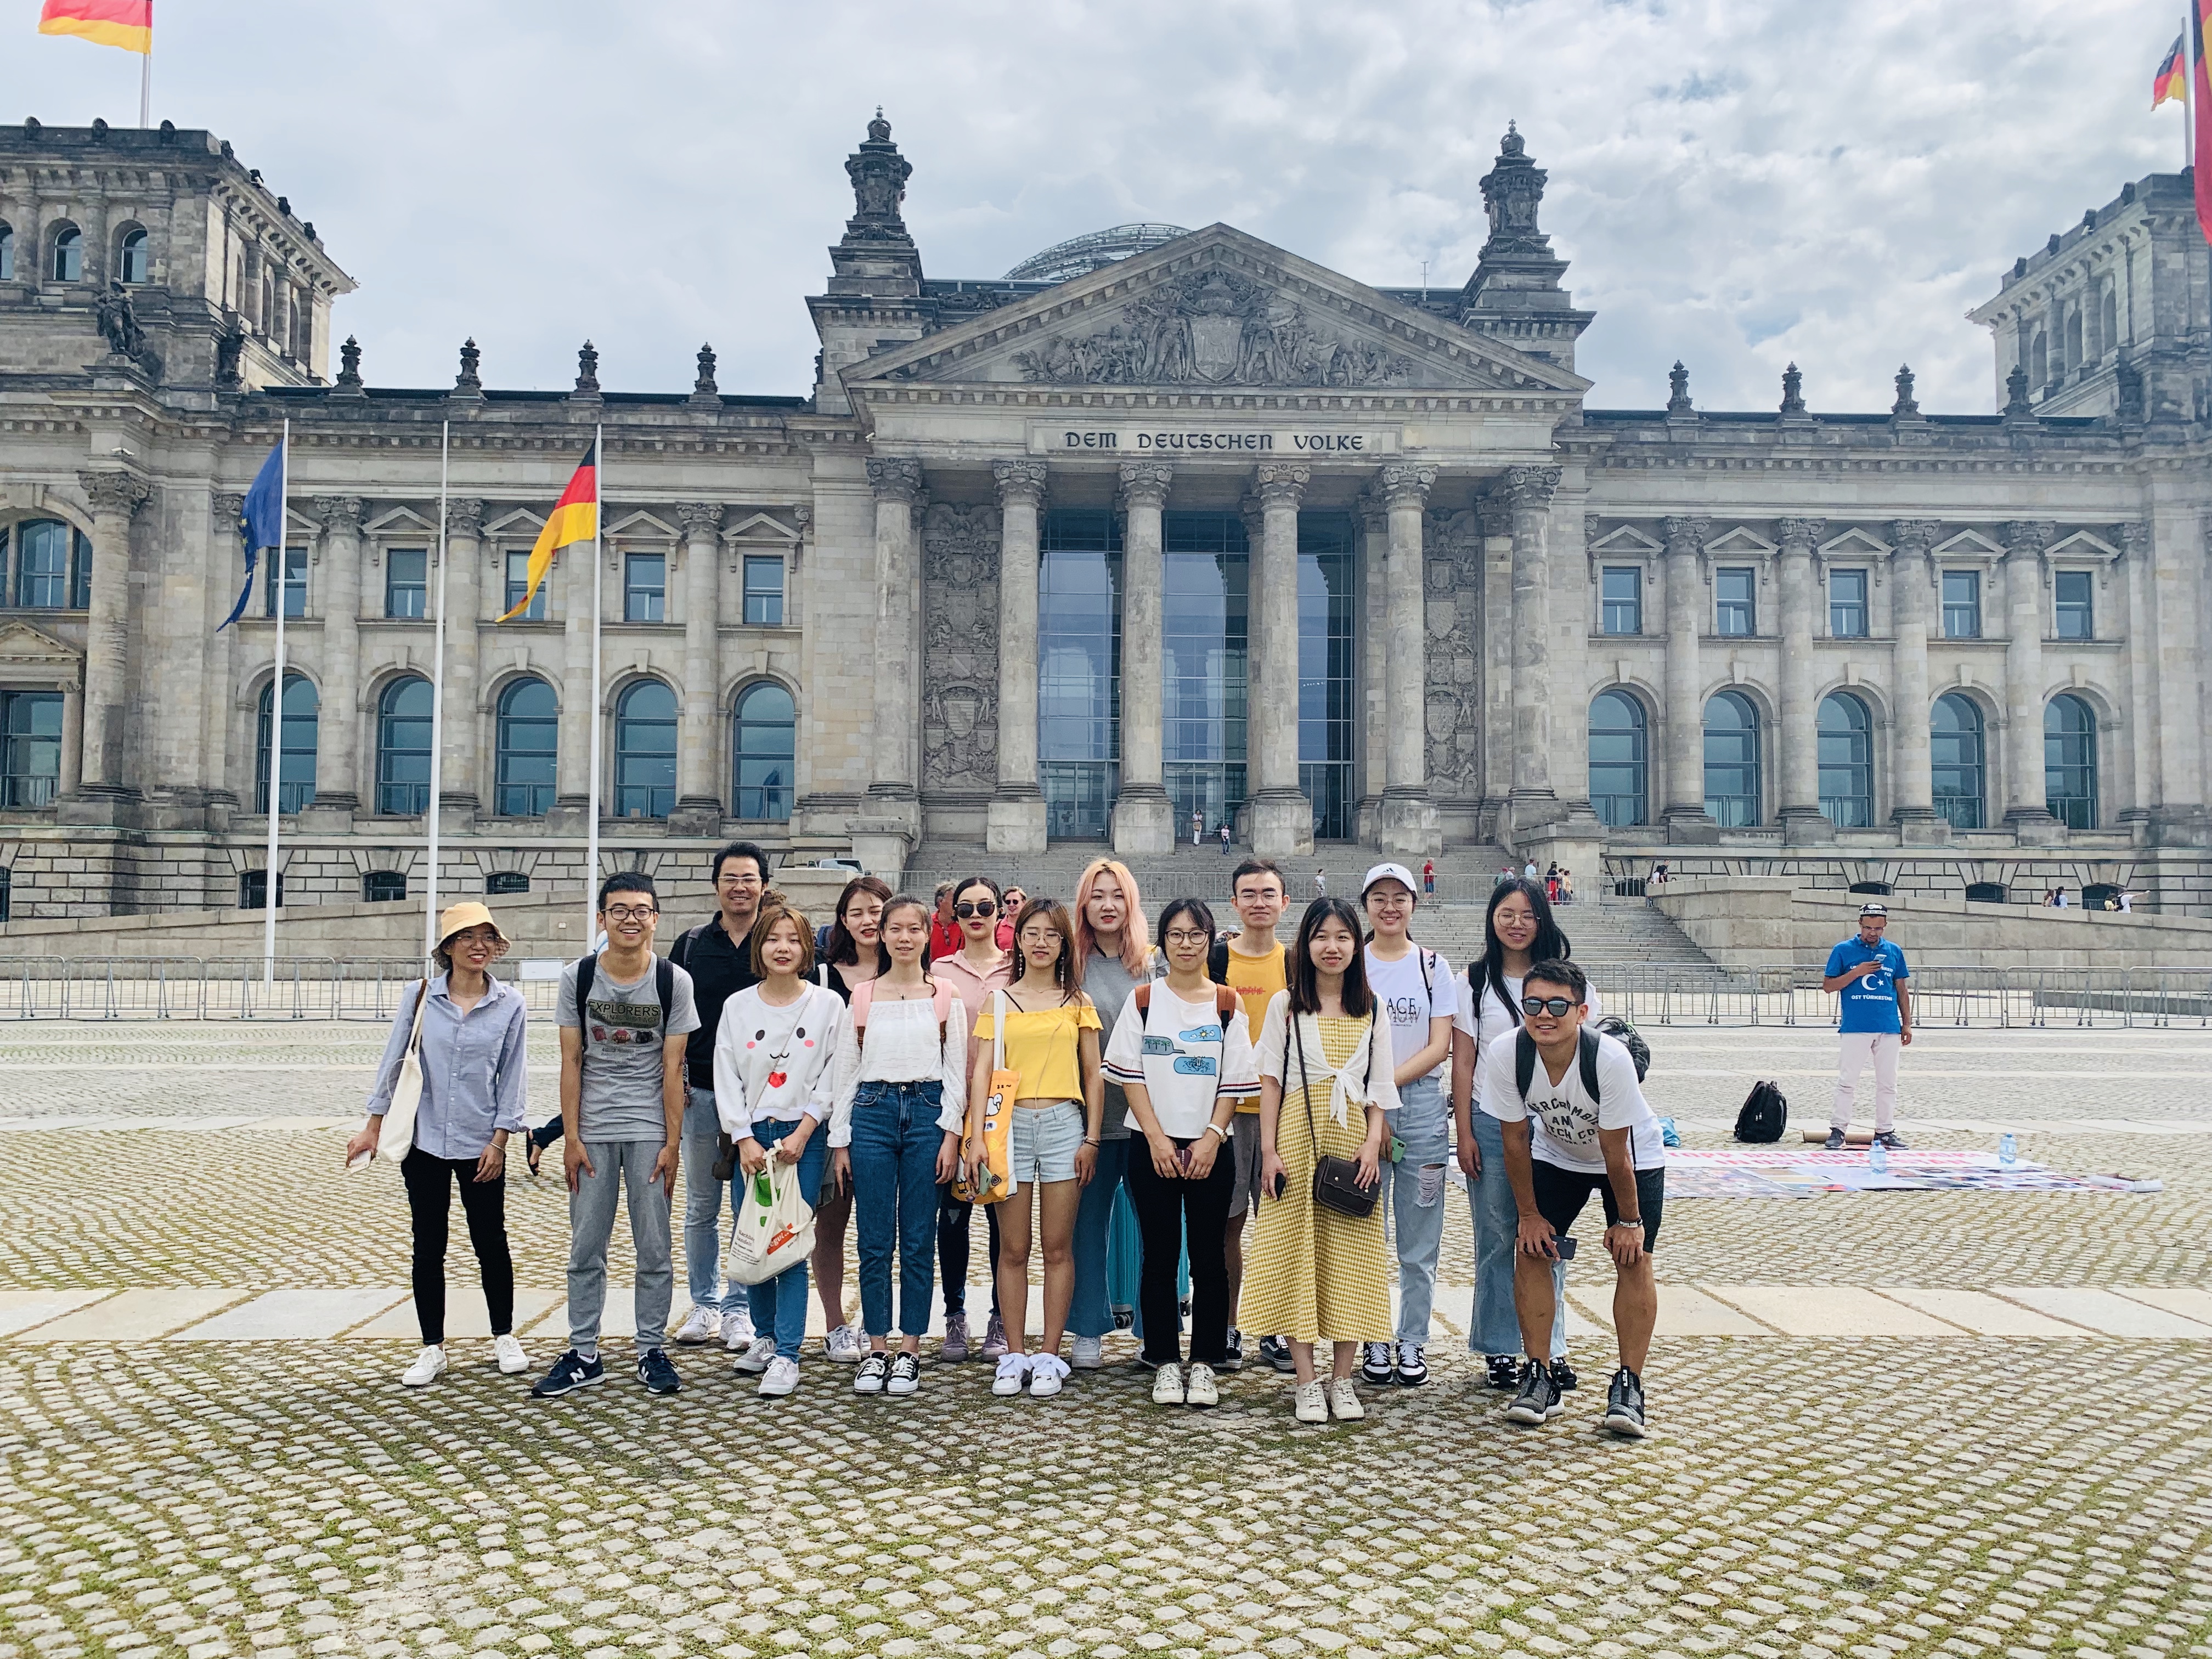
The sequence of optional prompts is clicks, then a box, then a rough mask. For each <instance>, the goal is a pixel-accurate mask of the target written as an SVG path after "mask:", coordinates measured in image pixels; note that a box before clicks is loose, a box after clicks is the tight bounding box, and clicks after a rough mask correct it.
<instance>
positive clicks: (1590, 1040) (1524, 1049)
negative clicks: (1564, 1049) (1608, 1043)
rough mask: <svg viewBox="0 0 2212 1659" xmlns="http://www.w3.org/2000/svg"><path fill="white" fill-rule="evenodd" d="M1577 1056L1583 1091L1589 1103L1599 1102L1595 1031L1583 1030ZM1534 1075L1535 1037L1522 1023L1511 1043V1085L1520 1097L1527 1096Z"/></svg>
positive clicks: (1524, 1098)
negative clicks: (1579, 1061) (1512, 1043)
mask: <svg viewBox="0 0 2212 1659" xmlns="http://www.w3.org/2000/svg"><path fill="white" fill-rule="evenodd" d="M1575 1046H1576V1048H1577V1058H1578V1059H1579V1060H1581V1062H1582V1072H1583V1093H1584V1094H1586V1095H1588V1096H1589V1097H1590V1104H1591V1105H1593V1106H1595V1105H1597V1104H1598V1103H1599V1101H1598V1095H1597V1033H1595V1031H1587V1030H1586V1031H1584V1032H1583V1033H1582V1040H1581V1041H1580V1042H1577V1044H1576V1045H1575ZM1535 1076H1536V1039H1535V1038H1534V1037H1533V1036H1529V1035H1528V1027H1527V1026H1526V1025H1523V1026H1522V1028H1521V1030H1520V1032H1519V1033H1518V1040H1517V1041H1516V1042H1515V1043H1514V1045H1513V1086H1514V1087H1515V1088H1516V1089H1518V1090H1519V1091H1521V1098H1522V1100H1524V1101H1525V1100H1527V1099H1528V1085H1529V1084H1530V1083H1531V1082H1532V1081H1534V1079H1535Z"/></svg>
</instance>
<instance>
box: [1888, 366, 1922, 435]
mask: <svg viewBox="0 0 2212 1659" xmlns="http://www.w3.org/2000/svg"><path fill="white" fill-rule="evenodd" d="M1889 412H1890V414H1891V415H1892V416H1893V417H1894V418H1896V419H1898V420H1900V421H1902V420H1910V419H1911V417H1912V416H1916V415H1917V414H1919V412H1920V405H1919V404H1917V403H1916V402H1914V401H1913V397H1912V365H1911V364H1910V363H1900V364H1899V366H1898V370H1897V401H1896V402H1895V403H1893V404H1891V405H1890V406H1889Z"/></svg>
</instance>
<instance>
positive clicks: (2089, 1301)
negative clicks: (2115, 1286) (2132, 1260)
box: [1996, 1285, 2212, 1341]
mask: <svg viewBox="0 0 2212 1659" xmlns="http://www.w3.org/2000/svg"><path fill="white" fill-rule="evenodd" d="M1996 1292H1997V1294H1998V1295H1999V1296H2002V1297H2009V1298H2010V1299H2011V1300H2013V1301H2015V1302H2021V1303H2025V1304H2027V1306H2029V1307H2031V1308H2033V1309H2035V1310H2037V1311H2038V1312H2039V1313H2047V1314H2049V1315H2051V1317H2053V1318H2054V1319H2065V1320H2070V1321H2072V1322H2074V1323H2075V1324H2076V1325H2087V1327H2088V1328H2090V1329H2091V1330H2093V1331H2096V1332H2098V1333H2100V1334H2102V1335H2105V1336H2124V1337H2133V1338H2136V1339H2138V1340H2165V1341H2171V1340H2176V1339H2188V1338H2199V1339H2203V1340H2212V1324H2203V1323H2200V1322H2197V1321H2196V1320H2194V1319H2185V1318H2184V1317H2182V1316H2181V1315H2179V1314H2177V1313H2169V1312H2168V1311H2166V1310H2165V1309H2163V1308H2160V1307H2154V1306H2153V1305H2151V1304H2148V1303H2145V1302H2139V1301H2136V1300H2135V1299H2134V1298H2132V1297H2124V1296H2122V1295H2120V1294H2119V1293H2118V1292H2117V1291H2100V1290H2089V1289H2085V1288H2081V1287H2078V1286H2075V1285H2066V1286H2063V1287H2062V1286H2054V1285H1998V1286H1997V1287H1996Z"/></svg>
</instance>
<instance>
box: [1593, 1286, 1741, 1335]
mask: <svg viewBox="0 0 2212 1659" xmlns="http://www.w3.org/2000/svg"><path fill="white" fill-rule="evenodd" d="M1569 1299H1570V1300H1571V1299H1572V1297H1571V1296H1570V1297H1569ZM1610 1305H1611V1304H1609V1303H1608V1304H1607V1307H1608V1317H1609V1310H1610ZM1607 1328H1608V1329H1610V1328H1611V1326H1610V1323H1608V1325H1607ZM1656 1333H1657V1334H1659V1335H1661V1336H1771V1335H1773V1334H1774V1333H1773V1331H1772V1330H1771V1329H1769V1328H1767V1327H1766V1326H1765V1325H1763V1324H1761V1323H1760V1322H1759V1321H1758V1320H1756V1319H1752V1318H1748V1317H1747V1316H1745V1315H1744V1314H1743V1313H1742V1312H1741V1311H1740V1310H1737V1309H1735V1308H1731V1307H1729V1305H1728V1304H1726V1303H1724V1302H1717V1301H1715V1300H1714V1299H1713V1298H1712V1297H1710V1296H1708V1295H1707V1294H1706V1293H1705V1291H1703V1290H1700V1289H1699V1288H1698V1287H1697V1286H1696V1285H1668V1284H1665V1283H1662V1284H1661V1285H1660V1286H1659V1322H1658V1324H1657V1326H1656Z"/></svg>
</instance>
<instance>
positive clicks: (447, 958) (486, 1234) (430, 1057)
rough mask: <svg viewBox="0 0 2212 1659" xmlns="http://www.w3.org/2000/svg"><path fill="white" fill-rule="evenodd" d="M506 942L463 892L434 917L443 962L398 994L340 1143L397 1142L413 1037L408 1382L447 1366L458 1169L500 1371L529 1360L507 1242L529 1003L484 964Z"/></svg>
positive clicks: (501, 952) (374, 1145) (356, 1150)
mask: <svg viewBox="0 0 2212 1659" xmlns="http://www.w3.org/2000/svg"><path fill="white" fill-rule="evenodd" d="M509 942H510V941H509V940H508V939H507V935H506V934H505V933H502V932H501V931H500V926H499V924H498V923H497V922H496V921H493V920H492V915H491V912H490V911H489V910H488V909H487V908H484V906H483V905H482V904H479V903H477V902H475V901H473V900H471V901H470V902H465V903H461V904H456V905H453V906H450V907H449V908H447V910H446V912H445V914H444V915H441V916H440V917H439V918H438V946H437V949H436V950H435V951H433V952H432V956H433V958H434V959H435V961H436V963H437V964H438V967H439V969H441V971H440V972H439V973H437V974H435V975H431V976H430V977H428V978H427V979H424V980H422V981H419V982H418V983H417V984H416V985H412V986H410V987H408V989H407V992H406V994H403V995H402V996H401V997H400V1000H399V1016H398V1018H397V1019H395V1020H394V1021H393V1022H392V1037H391V1040H390V1041H389V1042H386V1044H385V1045H384V1059H383V1060H382V1061H381V1062H380V1064H379V1065H378V1066H377V1068H376V1086H375V1087H374V1089H373V1090H371V1091H370V1092H369V1097H368V1121H367V1122H366V1123H364V1124H362V1127H361V1129H360V1131H359V1133H356V1135H355V1136H354V1138H353V1139H351V1140H350V1141H349V1142H347V1143H346V1161H347V1163H349V1164H351V1163H352V1162H353V1161H354V1159H356V1158H359V1157H360V1156H361V1155H362V1154H363V1153H365V1152H366V1153H372V1154H373V1153H374V1152H378V1151H380V1150H388V1151H391V1152H397V1151H398V1150H399V1149H398V1148H397V1147H393V1148H390V1149H383V1148H380V1141H381V1140H382V1138H383V1134H384V1120H385V1115H386V1113H388V1112H389V1111H390V1110H391V1109H392V1090H393V1088H394V1086H395V1085H397V1084H398V1080H399V1074H400V1071H401V1068H402V1066H403V1065H404V1061H405V1060H406V1057H407V1053H408V1050H409V1049H410V1048H412V1049H414V1051H415V1055H416V1061H417V1062H418V1064H419V1065H420V1066H421V1067H422V1098H421V1100H420V1102H419V1103H417V1105H416V1109H415V1121H414V1126H413V1133H412V1135H411V1136H410V1144H409V1145H408V1146H407V1147H406V1148H405V1151H404V1156H403V1157H402V1158H400V1163H399V1175H400V1179H401V1180H402V1181H403V1182H405V1183H406V1188H407V1209H408V1212H409V1214H410V1217H411V1218H412V1220H413V1224H414V1233H415V1263H414V1284H415V1316H416V1320H417V1321H418V1322H419V1323H420V1324H421V1326H422V1353H421V1354H419V1355H418V1356H416V1360H415V1363H414V1364H411V1365H410V1366H409V1367H408V1368H407V1369H406V1370H404V1372H402V1373H401V1374H400V1378H399V1380H400V1381H401V1382H402V1383H405V1384H406V1385H407V1386H408V1387H409V1388H410V1389H420V1388H427V1387H428V1385H429V1384H430V1383H434V1382H435V1381H436V1380H437V1379H438V1377H439V1376H441V1375H442V1374H443V1373H444V1371H445V1370H446V1225H447V1217H448V1216H449V1214H450V1213H451V1206H452V1199H453V1183H454V1182H456V1181H458V1182H459V1183H460V1188H461V1212H462V1214H463V1215H464V1216H465V1217H466V1218H467V1221H468V1228H469V1243H470V1246H471V1248H472V1249H474V1250H475V1251H476V1257H477V1271H478V1273H480V1274H481V1275H482V1276H483V1294H484V1307H485V1309H486V1310H487V1311H488V1312H489V1314H490V1316H491V1330H492V1354H493V1357H494V1358H495V1359H496V1360H497V1361H498V1364H499V1368H500V1370H501V1371H503V1372H505V1373H506V1374H507V1375H508V1376H513V1375H515V1374H516V1373H518V1372H520V1371H523V1370H528V1369H529V1365H530V1360H529V1358H528V1357H527V1356H526V1354H524V1352H522V1344H521V1343H520V1342H518V1341H517V1340H515V1338H514V1262H513V1257H512V1256H510V1255H509V1254H508V1253H507V1136H508V1135H510V1134H516V1133H520V1132H521V1130H522V1127H523V1085H524V1052H523V1050H524V1040H525V1035H526V1029H525V1028H526V1022H527V1018H528V1015H527V1012H526V1009H525V1006H524V1004H523V999H522V994H521V993H520V991H517V990H515V989H514V988H513V987H512V986H507V985H502V984H501V983H500V981H497V980H496V979H494V978H493V977H492V975H491V973H490V971H489V970H490V968H491V964H492V963H495V962H496V961H498V960H499V958H500V957H503V956H505V955H506V954H507V946H508V944H509ZM418 1016H419V1018H418Z"/></svg>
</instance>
